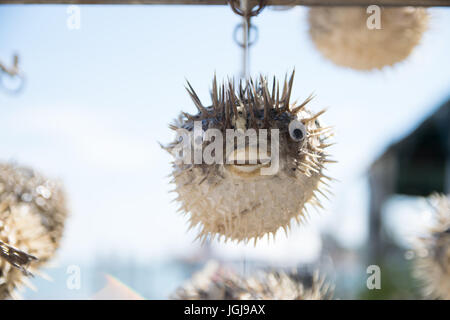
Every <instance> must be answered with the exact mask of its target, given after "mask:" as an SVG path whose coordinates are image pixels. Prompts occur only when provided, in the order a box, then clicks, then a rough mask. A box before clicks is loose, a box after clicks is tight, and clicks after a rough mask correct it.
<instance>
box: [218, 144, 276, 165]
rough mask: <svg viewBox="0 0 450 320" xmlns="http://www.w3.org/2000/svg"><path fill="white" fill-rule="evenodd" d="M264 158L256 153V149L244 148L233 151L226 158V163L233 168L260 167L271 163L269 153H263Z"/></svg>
mask: <svg viewBox="0 0 450 320" xmlns="http://www.w3.org/2000/svg"><path fill="white" fill-rule="evenodd" d="M264 153H265V155H264V157H261V154H260V153H259V152H258V148H255V147H245V148H236V149H234V150H233V151H232V152H231V153H230V154H229V155H228V157H227V163H229V164H232V165H235V166H239V167H242V166H250V167H261V166H260V165H266V164H269V163H270V161H271V158H270V152H269V151H267V152H264Z"/></svg>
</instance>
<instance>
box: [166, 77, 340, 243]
mask: <svg viewBox="0 0 450 320" xmlns="http://www.w3.org/2000/svg"><path fill="white" fill-rule="evenodd" d="M293 79H294V72H293V73H292V76H291V77H290V80H289V82H287V79H285V81H284V88H283V90H282V92H281V93H280V90H279V84H278V82H277V81H276V80H275V78H274V80H273V85H272V91H270V90H269V89H268V83H267V80H266V79H265V78H263V77H262V76H261V77H260V79H259V81H258V82H257V83H256V84H255V83H254V81H253V80H250V81H248V82H247V83H246V84H245V85H243V83H242V82H240V84H239V88H237V89H236V88H235V86H234V84H233V83H232V82H230V81H228V83H227V84H222V86H221V87H220V88H218V86H217V82H216V79H215V78H214V80H213V87H212V92H211V96H212V102H213V104H212V106H210V107H205V106H203V105H202V104H201V102H200V99H199V98H198V96H197V94H196V93H195V92H194V90H193V89H192V87H191V86H190V84H189V83H188V85H189V88H187V90H188V92H189V94H190V96H191V98H192V100H193V101H194V103H195V105H196V107H197V108H198V110H199V113H198V114H196V115H189V114H186V113H182V114H181V116H180V117H179V119H178V120H177V121H176V122H175V123H174V124H172V125H171V126H170V127H171V129H173V130H180V129H183V130H185V131H187V132H188V134H189V135H190V139H191V141H194V140H195V136H194V131H195V130H194V126H195V125H194V123H196V122H197V121H201V122H200V123H201V128H202V129H203V130H207V129H211V128H214V129H217V130H219V131H220V132H221V133H222V134H223V135H224V136H225V135H227V134H228V131H230V130H228V129H235V130H236V131H234V130H231V131H233V132H243V133H247V132H249V131H250V130H251V129H256V130H255V131H257V132H258V138H259V139H262V140H259V142H258V145H259V147H260V148H259V150H258V151H259V152H261V148H263V146H264V142H265V143H266V146H267V148H266V149H267V150H270V151H267V150H265V151H267V154H266V157H269V158H270V159H271V160H269V161H268V160H267V159H266V160H264V157H262V156H261V153H258V151H256V149H257V147H256V146H255V145H251V144H250V143H246V144H245V145H241V146H239V145H238V146H237V147H235V148H233V149H231V150H227V148H226V147H225V143H224V144H223V162H222V164H220V163H219V164H218V163H217V162H215V163H213V164H206V163H204V162H203V163H200V164H192V162H191V163H186V161H184V160H182V159H181V158H180V157H179V156H178V155H177V152H178V151H179V150H178V149H177V146H179V144H180V141H179V140H176V141H175V142H173V143H171V144H170V145H168V146H166V147H164V148H165V149H166V150H168V151H169V152H170V153H171V154H172V155H174V157H175V161H174V162H173V172H172V175H173V180H172V182H174V183H175V185H176V188H175V190H174V191H175V192H176V193H177V194H178V197H177V198H176V200H177V201H179V203H181V208H180V211H184V212H185V213H190V228H192V227H194V226H200V231H199V235H198V238H200V239H202V240H205V239H207V238H210V239H214V238H215V237H216V236H218V237H219V238H221V237H222V236H223V237H224V238H225V240H237V241H238V242H239V241H248V240H249V239H252V238H253V239H254V242H255V244H256V241H257V239H259V238H262V237H263V236H264V235H266V234H267V235H270V234H272V235H273V236H275V233H276V231H277V230H278V229H279V228H280V227H282V228H283V229H284V231H285V232H286V233H287V229H289V228H290V222H291V220H292V219H296V220H297V222H299V223H300V222H302V221H303V220H304V219H305V217H306V215H305V212H306V208H305V204H310V205H312V206H319V207H321V204H320V202H319V200H318V198H317V195H318V194H322V195H325V194H324V191H328V190H327V189H326V188H325V186H324V185H327V183H326V182H325V181H324V180H325V179H328V180H332V179H331V178H330V177H328V176H326V175H325V174H324V173H323V169H324V165H325V164H326V163H327V162H334V161H332V160H329V159H328V156H329V155H328V154H326V153H325V151H324V150H325V148H327V147H328V146H330V145H331V144H327V143H326V141H325V140H326V139H327V138H328V137H329V136H331V134H332V133H331V130H330V128H329V127H322V126H321V125H320V123H319V121H318V118H319V116H320V115H321V114H323V113H324V112H325V110H323V111H320V112H318V113H316V114H312V113H311V112H310V111H308V110H307V109H306V104H307V103H308V102H309V101H310V100H311V99H312V97H311V96H310V97H309V98H307V99H306V100H305V101H304V102H303V103H301V104H297V103H296V102H294V103H292V104H290V95H291V90H292V85H293ZM280 95H281V97H280ZM197 123H198V122H197ZM258 129H266V132H267V138H266V139H264V137H263V134H261V132H264V130H258ZM267 129H270V130H267ZM276 129H278V130H279V131H278V132H279V133H278V138H276V137H275V133H273V132H275V131H277V130H276ZM272 131H273V132H272ZM223 140H224V141H225V140H226V138H223ZM272 140H273V141H272ZM261 141H263V143H261ZM277 142H278V144H277ZM199 144H200V145H202V147H203V150H205V148H207V146H208V145H209V144H208V141H207V140H206V139H205V140H203V141H200V143H199ZM276 144H277V145H278V148H279V150H278V154H276V152H273V151H274V150H275V149H276V148H275V149H274V148H272V146H273V145H276ZM219 151H222V150H219ZM227 152H228V153H227ZM252 153H253V156H252V155H251V154H252ZM272 153H274V154H272ZM233 157H234V158H233ZM252 157H253V158H252ZM230 158H231V159H234V160H235V161H231V162H229V160H230ZM236 159H238V160H242V161H243V162H242V161H241V162H238V161H236ZM274 159H276V160H274ZM252 160H253V162H251V161H252ZM276 161H278V170H277V171H276V172H275V173H273V174H264V173H263V170H264V169H268V166H271V165H272V164H273V162H276ZM328 192H329V191H328ZM325 196H326V195H325Z"/></svg>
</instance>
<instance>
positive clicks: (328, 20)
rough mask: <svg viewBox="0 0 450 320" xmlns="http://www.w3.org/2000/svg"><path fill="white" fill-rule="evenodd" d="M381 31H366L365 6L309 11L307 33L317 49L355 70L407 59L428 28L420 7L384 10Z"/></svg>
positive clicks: (312, 9) (339, 63)
mask: <svg viewBox="0 0 450 320" xmlns="http://www.w3.org/2000/svg"><path fill="white" fill-rule="evenodd" d="M380 16H381V29H369V28H368V26H367V20H368V18H369V17H370V14H368V13H367V12H366V8H365V7H364V8H363V7H346V8H338V7H332V8H329V7H327V8H324V7H314V8H311V9H310V10H309V27H310V28H309V33H310V36H311V39H312V41H313V42H314V45H315V46H316V48H317V49H318V50H319V51H320V52H321V53H322V54H323V55H324V56H325V57H326V58H328V59H330V60H331V61H333V62H334V63H335V64H337V65H340V66H344V67H350V68H353V69H358V70H371V69H381V68H383V67H384V66H391V65H393V64H395V63H397V62H400V61H403V60H404V59H406V58H407V57H408V56H409V54H410V53H411V51H412V50H413V49H414V47H415V46H416V45H417V44H418V43H419V41H420V39H421V38H422V34H423V33H424V32H425V31H426V29H427V25H428V13H427V11H426V9H423V8H412V7H402V8H383V9H382V11H381V14H380Z"/></svg>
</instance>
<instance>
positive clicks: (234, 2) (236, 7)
mask: <svg viewBox="0 0 450 320" xmlns="http://www.w3.org/2000/svg"><path fill="white" fill-rule="evenodd" d="M228 2H229V3H230V6H231V10H233V12H234V13H236V14H237V15H240V16H241V17H246V18H249V17H255V16H257V15H258V14H259V13H260V12H261V11H262V10H263V9H264V8H265V7H266V2H267V0H258V5H257V6H256V7H255V8H253V9H252V10H250V11H244V10H242V9H241V7H240V4H239V3H238V2H240V1H239V0H228Z"/></svg>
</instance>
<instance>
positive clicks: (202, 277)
mask: <svg viewBox="0 0 450 320" xmlns="http://www.w3.org/2000/svg"><path fill="white" fill-rule="evenodd" d="M332 296H333V288H332V286H330V285H329V284H327V283H326V282H325V279H324V278H323V277H321V276H319V273H318V272H315V273H314V275H313V276H311V277H309V279H307V278H306V277H301V276H300V275H299V274H298V273H297V272H289V273H286V272H278V271H275V272H260V273H259V274H258V275H256V276H252V277H249V278H244V277H241V276H239V275H238V274H237V273H236V272H234V271H232V270H228V269H224V268H221V267H219V265H218V264H217V263H215V262H210V263H208V264H207V265H206V267H205V268H204V269H203V270H201V271H200V272H198V273H196V274H194V276H193V277H192V280H191V281H189V282H187V283H186V284H185V285H184V286H182V287H180V288H178V289H177V291H176V292H175V293H174V295H173V297H172V298H173V299H178V300H328V299H332Z"/></svg>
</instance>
